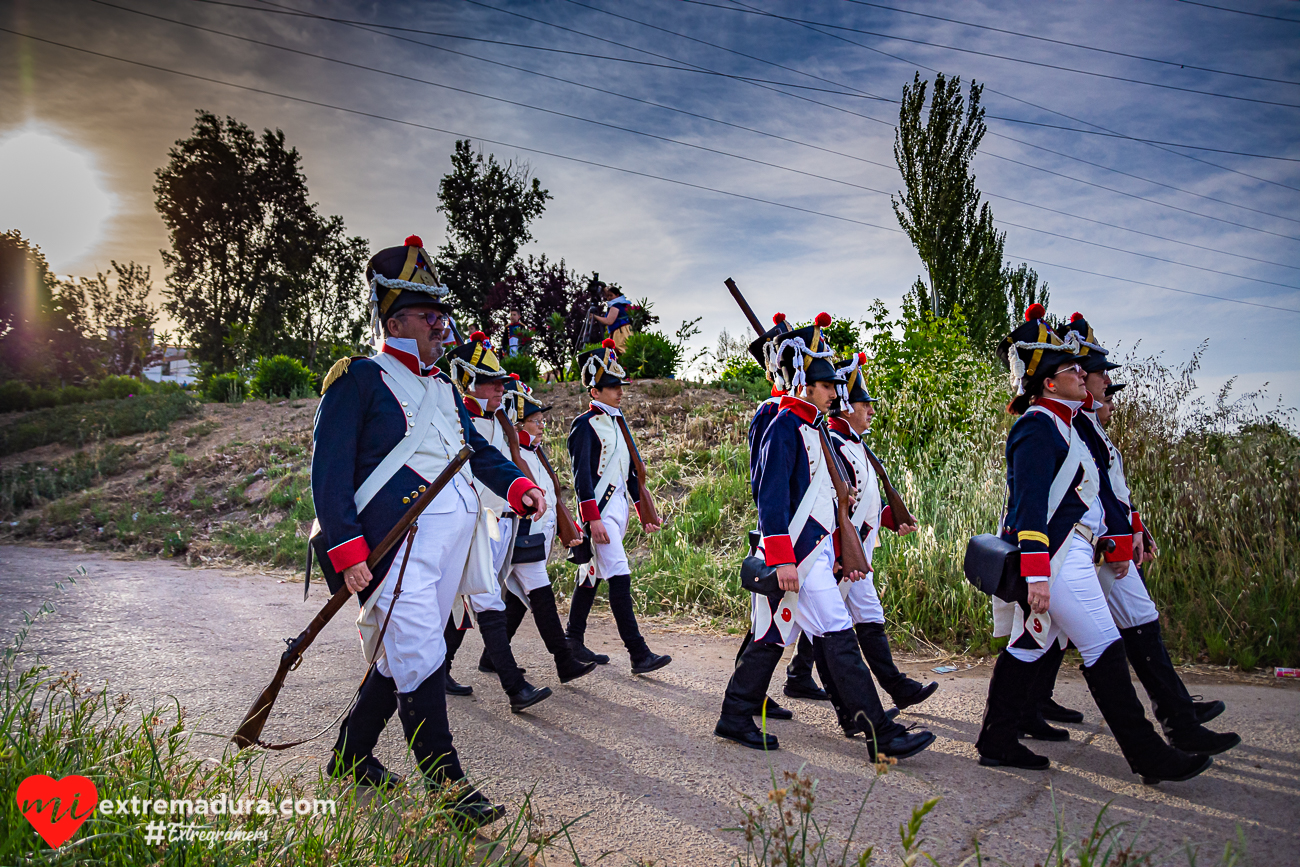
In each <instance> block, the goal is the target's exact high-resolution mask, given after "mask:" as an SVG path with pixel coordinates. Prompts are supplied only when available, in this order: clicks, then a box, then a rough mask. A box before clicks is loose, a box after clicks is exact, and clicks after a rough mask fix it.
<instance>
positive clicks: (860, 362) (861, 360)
mask: <svg viewBox="0 0 1300 867" xmlns="http://www.w3.org/2000/svg"><path fill="white" fill-rule="evenodd" d="M866 363H867V354H866V353H865V352H859V353H858V365H859V366H861V365H863V364H866Z"/></svg>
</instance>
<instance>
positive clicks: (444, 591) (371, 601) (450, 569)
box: [312, 235, 546, 824]
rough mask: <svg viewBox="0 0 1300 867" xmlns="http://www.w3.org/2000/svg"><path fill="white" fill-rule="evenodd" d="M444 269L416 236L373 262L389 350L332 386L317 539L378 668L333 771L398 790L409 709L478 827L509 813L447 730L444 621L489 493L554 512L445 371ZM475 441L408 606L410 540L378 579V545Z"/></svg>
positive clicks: (315, 468) (320, 442) (425, 548)
mask: <svg viewBox="0 0 1300 867" xmlns="http://www.w3.org/2000/svg"><path fill="white" fill-rule="evenodd" d="M431 263H432V259H431V258H430V257H429V255H428V253H427V252H425V250H424V247H423V245H422V243H421V242H420V239H419V238H418V237H416V236H414V235H412V236H411V237H409V238H407V239H406V243H405V244H404V245H403V246H400V247H389V248H387V249H385V250H381V251H380V252H378V253H376V254H375V256H374V257H373V258H372V259H371V260H370V262H369V264H368V265H367V266H366V277H367V279H368V280H369V282H370V310H371V324H372V327H373V328H374V331H375V346H376V353H375V354H374V355H372V356H370V357H358V358H352V359H344V360H342V361H340V362H338V363H337V364H335V365H334V367H333V368H331V369H330V371H329V373H328V374H327V375H326V377H325V382H324V387H323V392H324V394H323V396H322V399H321V403H320V407H319V409H318V410H317V413H316V422H315V430H314V445H313V451H312V501H313V503H314V504H315V507H316V515H317V521H318V524H319V531H318V532H316V533H315V534H314V535H313V540H312V544H313V547H314V549H315V550H316V551H318V552H319V553H320V554H321V555H322V556H321V567H322V569H323V570H324V571H325V573H326V579H327V580H328V581H329V582H330V585H331V587H333V588H337V587H339V586H342V585H344V584H346V586H347V587H348V589H350V590H351V591H353V592H354V593H356V594H357V596H358V599H359V600H360V602H361V605H362V616H361V618H360V619H359V620H358V625H359V627H360V629H361V637H362V649H363V653H364V654H365V656H366V659H367V661H369V662H371V663H372V664H373V665H372V668H371V670H370V671H369V673H368V675H367V677H366V679H365V681H364V682H363V684H362V687H361V690H360V694H359V695H358V697H357V701H356V704H355V706H354V707H353V709H352V711H351V712H350V713H349V715H348V717H347V719H346V720H345V721H344V723H343V727H342V731H341V732H340V735H339V740H338V742H337V743H336V744H335V748H334V752H333V756H332V758H331V761H330V763H329V771H330V773H332V774H337V775H345V776H349V777H351V778H352V779H354V780H355V781H356V782H357V783H359V784H362V785H384V784H386V783H389V782H391V781H392V779H391V777H390V776H389V775H388V774H387V772H386V771H385V769H384V768H383V766H382V765H381V764H380V763H379V762H378V760H377V759H375V758H374V756H373V754H372V750H373V749H374V746H375V744H376V743H377V742H378V739H379V735H380V733H381V732H382V731H383V728H384V726H385V724H386V723H387V721H388V718H389V717H390V716H392V714H393V713H394V711H398V712H399V719H400V720H401V724H402V730H403V733H404V734H405V736H406V740H407V742H408V744H409V745H410V747H411V750H412V752H413V753H414V754H415V757H416V762H417V765H418V767H419V769H420V771H421V773H422V774H423V775H424V777H425V778H426V780H427V783H428V784H429V785H430V786H435V787H440V786H444V785H448V784H455V785H457V786H458V794H457V795H455V798H456V801H455V803H456V811H457V813H458V816H459V820H460V821H462V822H463V823H465V824H473V823H479V822H488V821H493V820H495V819H496V818H498V817H499V816H500V815H501V814H502V811H501V808H500V807H496V806H493V805H492V803H491V802H490V801H488V800H487V798H485V797H484V796H483V795H482V794H480V793H479V792H478V791H477V790H475V789H474V788H473V787H471V786H469V785H468V784H467V783H466V782H464V780H465V773H464V771H463V770H462V769H461V766H460V762H459V759H458V758H457V755H456V750H455V747H454V746H453V745H452V737H451V729H450V727H449V726H448V723H447V704H446V697H445V693H444V690H443V674H444V655H445V650H446V647H445V645H444V643H443V637H442V626H443V623H445V622H446V620H447V616H448V613H449V611H450V608H451V603H452V600H453V599H454V597H455V595H456V591H457V588H458V585H459V582H460V580H461V576H462V571H463V569H462V567H463V564H464V563H465V561H466V558H467V557H468V554H469V545H470V539H471V537H472V536H473V529H474V522H475V519H476V516H477V514H478V510H479V505H478V502H479V491H480V486H483V487H486V488H487V489H488V490H490V491H492V492H493V493H495V494H497V495H499V496H501V497H504V498H506V499H507V500H508V501H509V502H510V503H511V504H512V506H513V507H514V508H515V509H516V510H518V511H519V512H520V514H542V513H544V512H545V508H546V504H545V499H544V498H543V496H542V492H541V490H540V489H538V488H537V486H536V485H533V484H532V483H531V482H529V481H528V480H527V479H526V478H524V477H523V474H521V473H520V472H519V471H518V470H517V469H516V468H515V467H514V465H513V464H511V463H510V462H509V461H508V460H506V459H505V458H504V457H503V456H502V455H501V454H500V452H498V451H496V450H495V449H493V448H490V447H489V446H488V444H487V442H486V441H485V440H484V439H483V437H482V436H481V435H479V433H478V432H477V431H476V430H475V429H474V426H473V424H472V423H471V422H470V419H469V417H468V415H467V414H466V412H465V409H464V407H463V406H462V405H461V403H460V401H459V400H458V399H457V396H456V392H455V389H454V388H453V387H452V384H451V381H450V380H449V379H448V378H447V376H446V375H445V374H444V373H442V372H441V371H440V370H438V368H437V367H436V366H435V364H434V362H435V361H436V360H437V359H438V358H439V356H440V354H441V347H442V345H443V341H444V340H445V337H446V316H447V312H448V305H447V302H446V295H447V292H448V290H447V287H445V286H441V285H439V283H438V279H437V277H436V276H435V274H434V271H433V268H432V264H431ZM465 444H468V445H469V447H470V448H471V449H473V450H474V456H473V457H472V458H471V459H470V462H469V465H468V467H467V468H466V469H464V470H462V471H461V472H460V473H458V474H456V476H455V477H453V479H452V481H451V483H450V484H449V485H447V486H446V487H445V488H444V489H443V490H442V491H441V492H440V493H439V495H438V496H437V497H436V498H435V499H434V500H433V502H432V503H431V504H430V505H429V507H428V508H427V509H426V511H425V513H424V515H423V516H422V517H421V519H420V521H419V524H418V526H419V529H418V531H417V532H416V533H415V536H414V537H413V539H412V541H411V550H410V559H409V562H408V564H407V567H406V572H405V574H404V576H403V581H402V592H401V596H400V599H399V601H398V602H397V604H394V602H393V591H394V585H395V583H396V580H397V574H396V573H397V571H398V569H397V568H390V567H393V564H394V562H395V558H396V557H397V554H398V553H399V551H401V550H402V549H403V548H404V547H405V543H404V544H403V545H399V546H395V547H394V548H393V550H392V551H390V552H389V553H388V555H387V556H385V557H384V558H383V559H382V560H380V561H379V562H377V563H375V564H374V568H373V570H372V569H371V568H370V567H369V566H367V563H366V560H367V558H368V556H369V554H370V551H371V547H372V546H374V545H376V544H378V542H379V540H380V539H382V538H383V537H384V536H385V535H386V534H387V533H388V531H389V530H391V529H392V527H393V526H394V525H395V524H396V523H397V521H398V520H399V519H400V518H401V517H402V515H403V514H404V513H405V512H406V511H407V510H408V509H409V507H410V504H411V503H412V502H413V501H414V499H415V498H417V497H419V495H420V494H421V493H422V492H423V491H424V490H425V487H426V486H427V485H428V484H429V482H430V481H431V480H432V479H434V478H435V477H436V476H437V475H438V474H439V473H440V472H441V471H442V469H443V468H445V467H446V466H447V464H448V463H449V462H450V461H451V459H452V457H453V456H454V455H455V454H456V453H457V452H458V451H459V450H460V448H461V447H462V446H463V445H465ZM385 620H387V622H388V626H387V629H386V631H384V632H383V637H382V641H380V635H379V633H380V631H381V628H380V627H381V624H383V623H384V622H385Z"/></svg>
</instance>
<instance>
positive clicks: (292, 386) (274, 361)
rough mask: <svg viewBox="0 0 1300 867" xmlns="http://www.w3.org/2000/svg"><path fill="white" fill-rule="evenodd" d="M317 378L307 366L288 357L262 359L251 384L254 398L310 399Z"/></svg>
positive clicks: (259, 360)
mask: <svg viewBox="0 0 1300 867" xmlns="http://www.w3.org/2000/svg"><path fill="white" fill-rule="evenodd" d="M315 383H316V377H315V376H314V375H313V374H312V372H311V371H310V370H308V369H307V365H305V364H303V363H302V362H301V361H299V360H298V359H296V358H290V357H289V356H287V355H276V356H273V357H271V358H266V357H262V358H259V359H258V360H257V370H256V372H255V373H254V374H253V381H252V382H251V383H250V385H251V388H252V393H253V396H254V397H308V396H310V395H311V394H312V393H313V392H314V391H315V388H314V386H315Z"/></svg>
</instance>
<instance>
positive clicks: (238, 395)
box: [203, 372, 248, 403]
mask: <svg viewBox="0 0 1300 867" xmlns="http://www.w3.org/2000/svg"><path fill="white" fill-rule="evenodd" d="M203 396H204V397H206V398H207V399H208V400H215V401H220V402H221V403H238V402H239V401H241V400H243V399H244V398H245V397H247V396H248V383H247V382H245V381H244V378H243V377H242V376H240V375H239V374H238V373H234V372H231V373H218V374H216V375H215V376H211V377H208V380H207V382H205V383H204V384H203Z"/></svg>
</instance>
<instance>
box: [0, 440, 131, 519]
mask: <svg viewBox="0 0 1300 867" xmlns="http://www.w3.org/2000/svg"><path fill="white" fill-rule="evenodd" d="M139 450H140V447H139V446H138V445H121V444H119V443H109V444H107V445H104V446H95V447H92V448H89V449H85V450H82V451H78V452H76V453H75V454H74V455H72V457H70V458H65V459H63V460H61V461H34V462H30V463H25V464H22V465H21V466H17V467H5V468H0V517H6V518H8V517H12V516H13V515H16V514H17V513H19V512H21V511H22V510H24V509H27V508H30V507H31V506H34V505H37V504H39V503H41V502H44V501H48V500H57V499H59V498H60V497H66V496H67V495H68V494H71V493H74V492H76V491H82V490H85V489H86V488H88V487H90V486H91V485H94V484H97V483H99V482H100V481H102V480H103V479H105V478H108V477H111V476H115V475H117V474H119V473H121V472H123V471H125V470H126V469H128V468H129V467H130V466H131V462H130V460H129V458H130V457H131V456H132V455H134V454H136V452H138V451H139Z"/></svg>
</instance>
